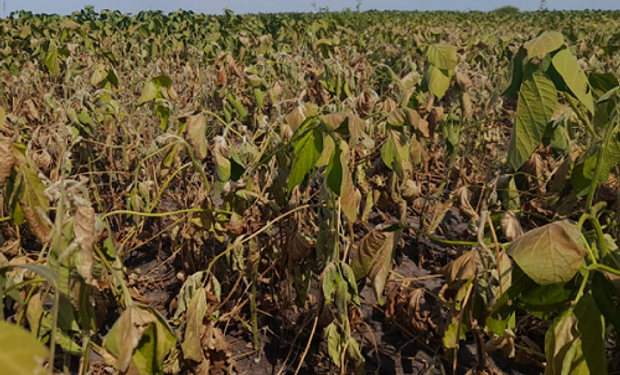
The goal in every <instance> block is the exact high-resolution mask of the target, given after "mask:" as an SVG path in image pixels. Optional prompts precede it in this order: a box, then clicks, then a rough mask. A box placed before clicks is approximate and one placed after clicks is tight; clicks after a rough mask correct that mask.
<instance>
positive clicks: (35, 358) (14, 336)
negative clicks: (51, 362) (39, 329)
mask: <svg viewBox="0 0 620 375" xmlns="http://www.w3.org/2000/svg"><path fill="white" fill-rule="evenodd" d="M47 356H48V353H47V348H46V347H45V345H43V344H42V343H40V342H39V341H38V340H37V339H36V338H35V337H34V336H32V334H30V333H29V332H28V331H26V330H24V329H23V328H21V327H18V326H16V325H14V324H10V323H7V322H5V321H0V368H2V372H3V373H6V374H12V375H37V374H46V373H47V371H46V370H45V368H44V367H43V364H44V363H45V361H46V360H47V359H48V358H47Z"/></svg>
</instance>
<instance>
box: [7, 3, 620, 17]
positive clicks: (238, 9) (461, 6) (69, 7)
mask: <svg viewBox="0 0 620 375" xmlns="http://www.w3.org/2000/svg"><path fill="white" fill-rule="evenodd" d="M0 1H3V4H2V5H3V8H2V16H6V15H8V14H9V13H10V12H12V11H15V10H28V11H31V12H34V13H58V14H70V13H71V12H73V11H76V10H80V9H83V8H84V7H85V6H86V5H93V6H94V7H95V11H97V12H98V11H100V10H101V9H113V10H120V11H121V12H123V13H134V14H135V13H137V12H139V11H141V10H163V11H164V12H166V13H167V12H172V11H175V10H178V9H184V10H192V11H194V12H196V13H211V14H213V13H222V10H223V9H224V8H229V9H232V10H233V11H234V12H235V13H237V14H241V13H275V12H313V11H317V10H319V9H320V8H326V7H328V8H329V10H331V11H340V10H344V9H346V8H351V9H355V8H356V5H357V4H358V0H332V1H329V0H172V1H171V0H55V1H54V0H53V1H49V0H48V1H46V0H0ZM359 1H361V6H360V9H361V10H362V11H364V10H370V9H378V10H457V11H468V10H482V11H488V10H493V9H495V8H499V7H501V6H504V5H513V6H516V7H518V8H519V9H521V10H524V11H527V10H536V9H538V6H539V4H540V0H434V1H429V0H359ZM547 7H548V8H549V9H620V1H619V0H547Z"/></svg>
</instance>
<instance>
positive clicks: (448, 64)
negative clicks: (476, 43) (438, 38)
mask: <svg viewBox="0 0 620 375" xmlns="http://www.w3.org/2000/svg"><path fill="white" fill-rule="evenodd" d="M457 58H458V57H457V51H456V47H455V46H449V45H440V44H435V45H430V46H428V49H427V50H426V59H427V61H428V62H429V63H431V64H432V65H433V66H435V67H436V68H438V69H441V70H454V68H455V67H456V62H457Z"/></svg>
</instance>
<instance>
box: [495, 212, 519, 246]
mask: <svg viewBox="0 0 620 375" xmlns="http://www.w3.org/2000/svg"><path fill="white" fill-rule="evenodd" d="M499 222H500V225H501V227H502V231H504V237H506V240H508V241H514V240H515V239H517V238H518V237H519V236H521V235H522V234H523V229H522V228H521V223H520V222H519V219H518V218H517V215H515V214H514V212H512V211H506V212H504V213H502V215H501V216H500V219H499Z"/></svg>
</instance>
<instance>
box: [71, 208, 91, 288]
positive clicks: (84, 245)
mask: <svg viewBox="0 0 620 375" xmlns="http://www.w3.org/2000/svg"><path fill="white" fill-rule="evenodd" d="M73 230H74V232H75V240H76V241H77V243H78V245H80V250H82V251H81V253H80V255H81V257H80V264H79V265H78V273H79V274H80V276H82V277H83V278H84V280H85V281H86V283H87V284H91V283H92V281H93V268H94V265H95V253H94V250H93V243H94V240H95V210H94V209H93V208H92V207H91V206H80V207H78V209H77V211H76V212H75V218H74V220H73Z"/></svg>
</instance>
